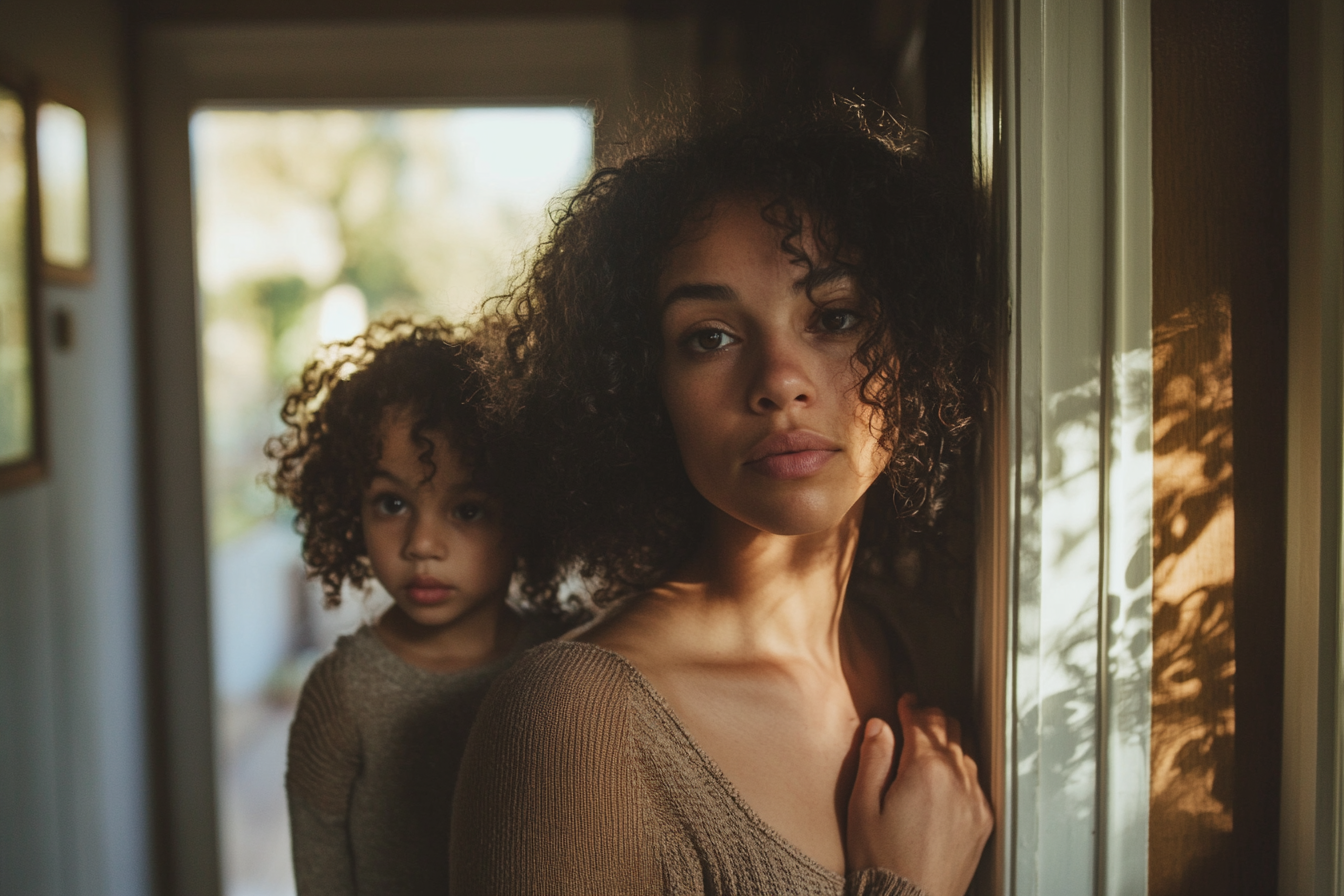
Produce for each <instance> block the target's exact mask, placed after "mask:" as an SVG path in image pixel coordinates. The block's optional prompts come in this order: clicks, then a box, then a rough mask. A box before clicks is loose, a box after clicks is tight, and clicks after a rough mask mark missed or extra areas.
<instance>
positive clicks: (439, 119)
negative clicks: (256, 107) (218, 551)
mask: <svg viewBox="0 0 1344 896" xmlns="http://www.w3.org/2000/svg"><path fill="white" fill-rule="evenodd" d="M191 141H192V158H193V180H194V195H195V199H196V210H195V211H196V238H197V273H198V280H199V284H200V300H201V310H202V315H201V320H202V341H203V349H204V351H203V365H204V374H205V387H204V391H205V416H206V421H205V425H206V437H207V457H206V470H207V477H208V482H207V493H208V495H209V505H210V510H209V513H210V535H211V542H212V544H214V545H216V546H218V545H221V544H223V543H226V542H229V541H231V540H233V539H235V538H237V537H238V536H240V535H242V534H244V533H246V532H247V531H249V530H250V529H252V528H253V527H254V526H255V525H257V524H258V523H259V522H262V521H264V520H267V519H274V518H276V517H277V514H278V515H279V516H280V517H282V518H283V517H286V516H287V515H288V514H289V511H288V510H287V509H286V508H280V507H277V502H276V500H275V498H274V497H273V496H272V495H271V493H270V492H269V491H268V490H267V489H266V488H265V486H263V485H261V484H260V483H259V481H258V480H259V477H260V476H261V475H262V474H264V473H265V472H266V469H267V461H266V459H265V457H264V455H263V453H262V449H263V446H264V444H265V442H266V440H267V439H268V438H269V437H270V436H272V435H274V434H275V433H277V432H278V431H279V428H280V423H279V416H278V414H279V408H280V404H281V401H282V399H283V396H284V393H285V390H286V389H287V388H288V387H289V386H290V385H292V384H293V383H294V382H295V381H296V380H297V376H298V373H299V371H300V370H301V369H302V367H303V365H304V364H305V363H306V362H307V361H308V360H309V359H310V358H311V357H312V356H313V355H314V353H315V352H317V351H318V350H319V348H320V347H321V345H323V344H324V343H328V342H332V341H338V340H343V339H348V338H350V337H351V336H353V335H355V334H356V333H358V332H360V331H362V330H363V329H364V327H365V326H366V324H367V321H368V320H372V319H376V318H378V317H381V316H384V315H389V314H408V313H418V314H428V315H438V316H442V317H444V318H446V319H448V320H450V321H455V322H460V321H464V320H467V319H469V318H470V317H472V316H473V314H474V313H475V309H476V308H477V306H478V304H479V303H480V301H481V300H482V299H483V298H485V297H487V296H489V295H493V294H497V293H499V292H501V291H503V290H504V289H505V288H507V285H508V283H509V280H510V278H511V276H512V275H514V274H516V273H517V272H518V271H519V270H520V267H521V263H522V257H523V255H524V253H525V252H526V251H527V250H528V249H530V248H531V247H533V246H535V244H536V243H537V241H538V239H539V237H540V236H541V235H542V234H543V233H544V231H545V228H546V227H547V226H548V224H549V218H548V216H547V212H548V209H550V208H552V205H553V203H554V202H555V201H556V199H557V197H560V198H561V201H563V195H564V194H565V193H567V192H569V191H571V190H572V189H573V188H574V187H576V186H577V185H578V184H579V183H580V182H581V181H582V180H583V179H584V178H585V177H586V176H587V174H588V172H589V169H590V167H591V164H592V113H591V110H589V109H587V108H585V107H552V108H512V109H502V108H480V109H400V110H385V109H384V110H367V111H364V110H321V111H289V110H287V111H235V110H205V111H201V112H198V113H197V114H196V115H195V116H194V117H193V120H192V125H191Z"/></svg>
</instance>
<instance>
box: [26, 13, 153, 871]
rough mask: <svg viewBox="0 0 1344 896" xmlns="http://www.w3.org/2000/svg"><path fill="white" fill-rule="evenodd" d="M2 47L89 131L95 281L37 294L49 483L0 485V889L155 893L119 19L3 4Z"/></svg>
mask: <svg viewBox="0 0 1344 896" xmlns="http://www.w3.org/2000/svg"><path fill="white" fill-rule="evenodd" d="M5 7H6V8H5V14H4V19H5V26H4V28H3V29H0V56H3V57H4V58H5V59H6V60H7V61H8V62H9V64H11V65H12V66H14V67H15V68H17V69H18V70H19V71H21V72H26V73H28V74H30V75H35V76H38V77H40V78H44V79H48V80H50V81H52V82H54V83H55V84H57V85H59V86H60V87H62V88H64V89H65V90H66V91H69V92H70V94H71V95H72V96H73V97H75V98H76V99H77V100H78V101H79V103H80V105H81V106H82V111H83V112H84V113H85V115H86V118H87V121H88V126H89V142H90V147H89V149H90V153H89V155H90V167H91V189H92V212H93V230H94V233H93V252H94V264H95V268H96V274H95V277H94V280H93V282H92V283H90V284H89V285H87V286H82V287H55V286H50V287H47V288H45V289H44V291H43V295H42V300H43V315H44V322H46V321H49V320H50V315H51V314H52V313H53V312H54V311H55V310H57V309H64V310H66V311H68V312H69V313H70V314H71V315H72V316H73V319H74V323H75V342H74V345H73V347H72V348H70V349H69V350H66V351H59V350H56V349H54V347H52V345H51V343H50V340H48V342H47V378H46V391H47V399H46V400H47V407H48V432H49V436H50V444H51V453H50V475H49V477H48V479H47V480H46V481H44V482H42V483H40V484H37V485H34V486H29V487H26V488H23V489H20V490H17V491H12V492H7V493H4V494H0V893H5V894H16V896H17V894H23V896H30V894H31V896H46V894H52V896H56V894H60V896H68V894H85V893H88V894H93V893H99V894H108V896H112V894H140V893H146V892H148V890H149V860H148V805H147V802H148V796H147V795H148V792H149V791H148V786H147V776H146V770H145V759H144V756H145V750H144V708H143V699H142V693H143V677H142V662H141V630H140V629H141V607H140V591H141V587H140V572H139V554H140V543H139V535H138V523H139V514H138V507H137V502H138V500H139V497H138V496H139V489H138V486H137V481H136V472H137V470H136V465H137V459H136V458H137V454H136V452H137V447H136V402H135V370H134V328H133V319H134V315H133V295H134V293H133V289H132V277H131V219H130V201H129V197H130V179H129V159H128V136H129V126H128V120H127V114H126V98H125V96H124V93H123V85H124V83H125V79H124V77H123V67H124V59H123V58H122V55H121V44H122V23H121V21H120V17H119V14H118V12H117V11H116V9H115V8H114V7H113V5H112V4H111V3H110V2H108V0H43V2H41V3H32V2H29V3H12V4H6V5H5Z"/></svg>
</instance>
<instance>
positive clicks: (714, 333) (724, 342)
mask: <svg viewBox="0 0 1344 896" xmlns="http://www.w3.org/2000/svg"><path fill="white" fill-rule="evenodd" d="M737 341H738V339H737V337H736V336H733V335H731V334H730V333H729V332H728V331H727V330H724V329H721V328H719V327H705V328H704V329H703V330H696V331H695V332H694V333H691V334H690V335H689V336H687V337H686V339H685V340H684V344H685V346H686V347H687V348H688V349H690V350H691V351H692V352H694V353H696V354H698V355H703V354H707V353H709V352H713V351H718V350H719V349H721V348H724V347H725V346H728V345H732V344H733V343H734V342H737Z"/></svg>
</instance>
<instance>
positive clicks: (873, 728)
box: [863, 717, 882, 739]
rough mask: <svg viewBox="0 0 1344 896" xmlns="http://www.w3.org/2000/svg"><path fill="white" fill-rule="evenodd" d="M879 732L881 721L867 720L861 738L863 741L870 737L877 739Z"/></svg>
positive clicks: (876, 719)
mask: <svg viewBox="0 0 1344 896" xmlns="http://www.w3.org/2000/svg"><path fill="white" fill-rule="evenodd" d="M881 730H882V720H881V719H879V718H876V717H874V718H871V719H869V720H868V724H867V725H865V726H864V729H863V736H864V738H865V739H867V738H870V737H877V735H878V733H879V732H881Z"/></svg>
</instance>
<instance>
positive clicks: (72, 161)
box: [34, 85, 93, 284]
mask: <svg viewBox="0 0 1344 896" xmlns="http://www.w3.org/2000/svg"><path fill="white" fill-rule="evenodd" d="M39 96H40V99H39V101H38V104H37V121H36V130H37V156H36V159H35V162H34V164H35V165H36V168H37V195H38V220H39V221H41V225H42V230H41V236H42V238H41V247H42V276H43V279H45V280H47V281H49V282H55V283H73V284H82V283H87V282H89V280H91V279H92V277H93V250H92V240H91V238H90V219H89V132H88V127H87V125H86V124H85V121H84V114H83V113H82V112H80V111H79V108H78V104H77V103H76V102H75V101H74V100H73V99H72V98H71V97H70V96H69V95H68V94H66V93H64V92H63V91H60V90H58V89H56V88H53V87H51V86H49V85H44V86H43V87H42V90H41V93H40V94H39Z"/></svg>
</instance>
